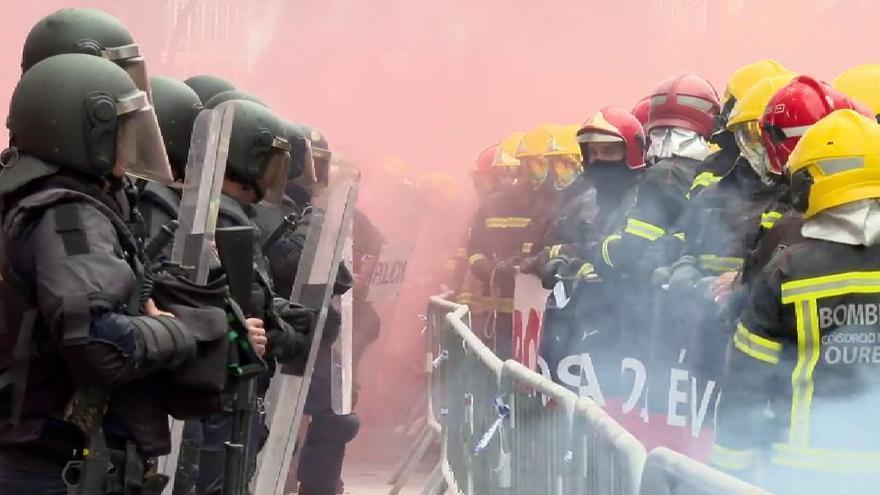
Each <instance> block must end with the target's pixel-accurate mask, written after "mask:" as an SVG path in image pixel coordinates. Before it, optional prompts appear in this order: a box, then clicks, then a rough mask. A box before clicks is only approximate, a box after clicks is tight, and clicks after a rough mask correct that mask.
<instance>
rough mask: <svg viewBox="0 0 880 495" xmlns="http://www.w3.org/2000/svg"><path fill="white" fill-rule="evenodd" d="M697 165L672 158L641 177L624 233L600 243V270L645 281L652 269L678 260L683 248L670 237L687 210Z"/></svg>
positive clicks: (691, 161)
mask: <svg viewBox="0 0 880 495" xmlns="http://www.w3.org/2000/svg"><path fill="white" fill-rule="evenodd" d="M699 164H700V161H699V160H694V159H690V158H680V157H673V158H668V159H663V160H660V161H659V162H657V163H656V164H654V165H653V166H651V168H649V169H648V170H647V171H646V172H645V173H644V176H643V178H642V180H641V182H640V183H639V187H638V194H637V196H636V199H635V204H634V205H633V206H632V208H631V209H630V210H629V212H628V213H627V215H626V224H625V226H624V227H623V230H622V231H620V232H618V233H616V234H611V235H609V236H607V237H606V238H605V239H604V241H603V242H602V248H601V251H602V260H603V262H604V263H603V265H604V266H603V267H602V270H607V269H614V270H618V271H624V272H628V273H629V274H631V275H635V276H636V277H637V278H642V279H646V278H648V277H650V275H651V273H653V271H654V269H655V268H657V267H659V266H665V265H668V264H669V263H670V262H671V261H674V260H675V259H678V256H679V255H680V254H681V253H680V251H681V248H682V246H681V242H680V240H679V239H676V238H674V237H673V235H674V234H676V227H677V225H678V223H679V220H680V219H681V216H682V215H683V214H684V212H685V210H686V208H687V205H688V199H687V193H688V191H689V190H690V187H691V184H692V183H693V181H694V176H695V175H696V171H697V167H698V166H699Z"/></svg>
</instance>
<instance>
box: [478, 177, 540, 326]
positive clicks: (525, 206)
mask: <svg viewBox="0 0 880 495" xmlns="http://www.w3.org/2000/svg"><path fill="white" fill-rule="evenodd" d="M551 208H552V205H551V203H550V198H548V197H547V196H546V195H542V193H540V192H536V191H531V190H528V191H526V190H524V189H520V190H517V191H511V192H507V193H500V194H498V195H495V196H492V197H491V198H489V199H487V201H486V202H485V203H484V204H483V206H482V207H481V208H480V209H479V211H478V212H477V215H476V216H475V218H474V221H473V224H472V225H471V231H470V239H469V240H468V265H469V266H470V272H471V275H473V276H474V278H475V279H476V280H477V281H479V282H481V283H483V284H486V286H485V287H484V291H483V293H482V294H479V295H478V294H473V293H472V295H471V296H470V297H472V298H473V299H477V298H479V300H480V307H482V308H483V309H485V310H487V311H498V312H501V313H513V274H514V267H515V266H518V265H519V264H520V263H521V262H522V260H523V259H524V258H525V257H527V256H529V255H531V254H532V252H533V251H532V250H533V248H534V244H535V242H536V237H537V234H538V229H539V222H538V219H539V218H542V216H543V215H544V214H543V212H544V211H549V209H551ZM466 285H467V284H466ZM472 287H476V284H473V285H472ZM465 290H466V291H467V292H470V290H471V289H470V288H467V289H465Z"/></svg>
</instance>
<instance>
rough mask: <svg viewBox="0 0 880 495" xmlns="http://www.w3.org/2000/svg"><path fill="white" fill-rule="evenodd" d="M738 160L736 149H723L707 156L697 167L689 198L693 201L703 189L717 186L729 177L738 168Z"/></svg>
mask: <svg viewBox="0 0 880 495" xmlns="http://www.w3.org/2000/svg"><path fill="white" fill-rule="evenodd" d="M738 158H739V150H738V149H737V148H736V147H734V148H733V149H724V148H722V149H720V150H718V151H716V152H715V153H712V154H711V155H709V156H707V157H706V159H705V160H703V162H702V163H700V165H699V167H697V171H696V175H695V176H694V181H693V182H692V183H691V188H690V191H688V197H689V198H691V199H693V198H695V197H697V195H699V194H700V192H701V191H702V190H703V189H705V188H707V187H709V186H711V185H712V184H717V183H718V182H719V181H721V179H723V178H724V177H727V175H728V174H730V173H731V172H732V171H733V169H734V167H735V166H736V162H737V159H738Z"/></svg>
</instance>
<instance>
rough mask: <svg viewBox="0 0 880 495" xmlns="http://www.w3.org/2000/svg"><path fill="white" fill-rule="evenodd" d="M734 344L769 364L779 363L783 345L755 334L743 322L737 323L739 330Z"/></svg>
mask: <svg viewBox="0 0 880 495" xmlns="http://www.w3.org/2000/svg"><path fill="white" fill-rule="evenodd" d="M733 345H734V347H736V348H737V349H738V350H740V351H741V352H743V353H744V354H745V355H747V356H749V357H751V358H753V359H757V360H758V361H763V362H765V363H769V364H779V354H780V351H781V350H782V345H780V344H779V343H777V342H773V341H772V340H767V339H765V338H763V337H761V336H759V335H755V334H753V333H752V332H750V331H749V329H747V328H746V327H745V326H743V324H742V323H737V331H736V333H735V334H734V336H733Z"/></svg>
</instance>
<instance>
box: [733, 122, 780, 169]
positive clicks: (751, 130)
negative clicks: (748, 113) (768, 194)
mask: <svg viewBox="0 0 880 495" xmlns="http://www.w3.org/2000/svg"><path fill="white" fill-rule="evenodd" d="M733 137H734V139H735V140H736V146H737V147H738V148H739V152H740V154H741V155H742V156H743V158H745V159H746V160H748V162H749V165H751V166H752V169H753V170H754V171H755V173H756V174H758V176H760V177H761V178H766V177H767V176H768V174H769V173H770V172H774V169H773V167H771V166H770V157H769V156H768V155H767V149H766V148H764V142H763V140H762V137H761V126H760V124H758V121H756V120H750V121H748V122H743V123H742V124H737V125H735V126H733ZM774 173H775V172H774Z"/></svg>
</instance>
